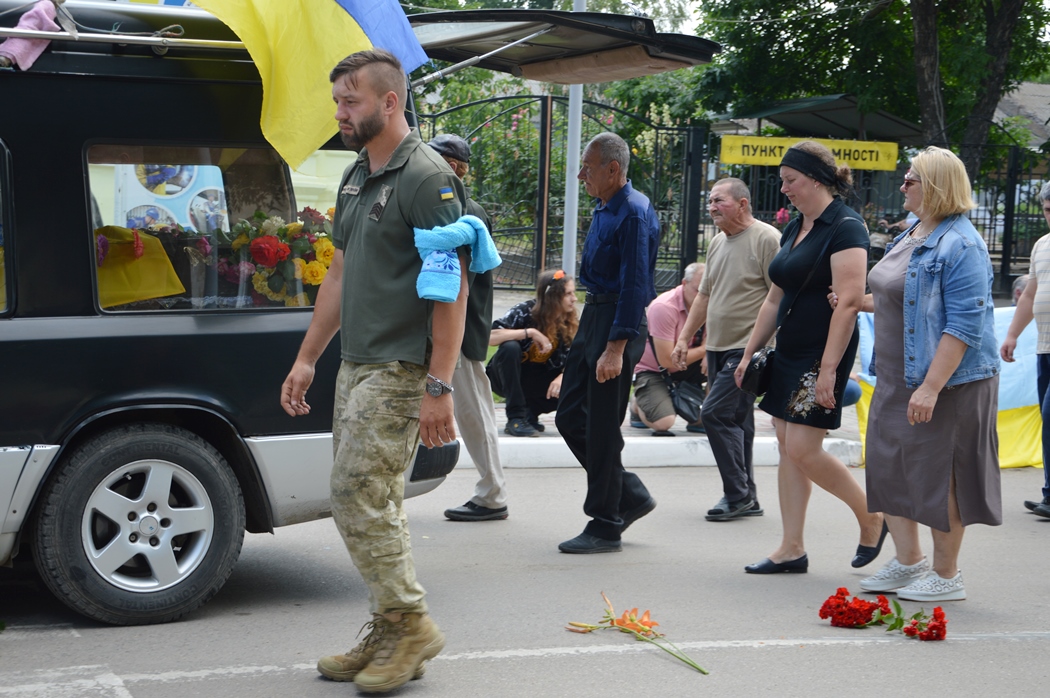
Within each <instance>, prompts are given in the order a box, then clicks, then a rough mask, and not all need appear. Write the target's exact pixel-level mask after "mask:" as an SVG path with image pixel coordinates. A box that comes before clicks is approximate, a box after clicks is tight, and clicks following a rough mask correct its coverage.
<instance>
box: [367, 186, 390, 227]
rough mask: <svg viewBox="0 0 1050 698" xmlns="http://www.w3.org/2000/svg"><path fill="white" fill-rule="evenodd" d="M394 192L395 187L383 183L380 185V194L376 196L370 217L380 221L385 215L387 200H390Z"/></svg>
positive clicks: (369, 213)
mask: <svg viewBox="0 0 1050 698" xmlns="http://www.w3.org/2000/svg"><path fill="white" fill-rule="evenodd" d="M393 192H394V189H393V187H390V186H389V185H386V184H383V185H380V187H379V196H377V197H376V200H375V203H374V204H372V209H371V210H370V211H369V212H368V217H369V218H371V219H372V220H374V221H376V222H378V221H379V219H380V218H381V217H382V216H383V211H384V210H385V209H386V202H387V201H389V200H390V195H391V194H392V193H393Z"/></svg>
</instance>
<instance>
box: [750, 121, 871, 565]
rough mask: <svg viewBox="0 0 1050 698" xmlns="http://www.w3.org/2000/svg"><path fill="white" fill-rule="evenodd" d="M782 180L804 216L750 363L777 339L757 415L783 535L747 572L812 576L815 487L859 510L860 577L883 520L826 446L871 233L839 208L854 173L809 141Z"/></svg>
mask: <svg viewBox="0 0 1050 698" xmlns="http://www.w3.org/2000/svg"><path fill="white" fill-rule="evenodd" d="M780 178H781V180H782V181H783V184H782V186H781V188H780V190H781V191H782V192H783V193H784V194H786V195H787V197H788V199H789V200H790V201H791V203H792V204H793V205H794V206H795V208H797V209H798V210H799V212H800V213H801V214H802V215H801V216H798V217H796V218H795V219H794V220H793V221H791V223H789V224H788V226H787V227H786V228H785V229H784V237H783V240H782V242H781V248H780V252H779V253H778V254H777V256H776V257H775V258H774V259H773V262H772V263H771V264H770V265H769V276H770V279H772V281H773V286H772V287H771V288H770V289H769V295H768V296H766V300H765V302H764V303H763V304H762V308H761V309H760V310H759V313H758V319H757V320H756V321H755V328H754V330H752V333H751V338H750V339H749V340H748V343H747V347H746V348H745V349H744V356H751V355H752V354H753V353H754V352H755V351H757V350H758V349H759V348H760V347H762V346H764V345H766V344H767V343H768V342H769V341H770V339H771V338H772V337H773V334H774V332H777V334H776V346H777V351H776V354H775V356H774V360H773V379H772V383H771V385H770V387H769V390H768V391H767V392H766V395H765V397H764V398H763V400H762V402H761V404H760V405H759V407H760V408H761V409H762V410H763V411H765V412H768V413H769V414H770V415H772V416H773V423H774V425H775V427H776V433H777V441H778V444H779V448H780V466H779V468H778V474H777V482H778V487H779V496H780V516H781V519H782V521H783V525H784V534H783V539H782V540H781V543H780V546H779V547H778V548H777V549H776V550H775V551H773V553H772V554H770V556H769V557H768V558H766V559H764V560H762V561H761V562H758V563H755V564H753V565H748V566H747V567H745V568H744V569H745V570H746V571H747V572H750V573H752V574H771V573H774V572H805V571H806V570H807V569H808V568H809V558H808V557H807V556H806V548H805V544H804V542H803V528H804V526H805V522H806V508H807V505H808V504H809V496H810V492H811V491H812V488H813V483H816V484H817V485H819V486H820V487H822V488H824V489H825V490H827V491H828V492H830V493H831V494H833V495H835V496H836V497H838V498H839V499H841V500H842V501H843V502H845V503H846V504H847V505H848V506H849V508H850V509H852V510H853V514H854V516H856V517H857V523H858V525H859V526H860V545H859V546H858V548H857V554H856V556H855V557H854V558H853V566H854V567H862V566H864V565H866V564H868V563H869V562H871V561H872V560H873V559H875V557H876V556H877V555H878V554H879V550H880V549H881V547H882V541H883V538H884V536H885V533H884V526H883V518H882V515H881V514H877V513H876V514H871V513H868V507H867V501H866V499H865V496H864V490H863V489H861V487H860V484H859V483H858V482H857V480H856V479H854V477H853V475H852V474H851V473H850V472H849V469H848V468H846V466H845V464H844V463H843V462H842V461H840V460H839V459H838V458H836V457H835V456H833V455H831V454H830V453H828V452H827V451H825V450H824V436H825V434H826V433H827V430H828V429H837V428H838V427H839V425H840V422H841V418H842V393H843V390H844V389H845V387H846V382H847V381H848V379H849V372H850V369H851V368H852V367H853V360H854V358H855V357H856V354H857V344H858V341H859V333H858V330H857V312H858V310H859V309H860V306H861V302H862V299H863V297H864V276H865V273H866V271H867V259H868V232H867V228H866V227H865V225H864V222H863V220H861V217H860V216H859V215H858V214H857V213H856V212H855V211H853V210H852V209H850V208H849V207H847V206H846V205H845V204H844V203H843V202H842V200H841V199H840V198H839V197H840V196H841V195H842V194H844V193H846V192H847V191H849V188H850V185H851V184H852V175H851V174H850V170H849V167H848V166H842V167H838V168H836V166H835V158H834V156H833V155H832V154H831V151H830V150H828V149H827V148H826V147H824V146H823V145H820V144H819V143H814V142H812V141H804V142H802V143H798V144H796V145H794V146H792V147H791V148H789V149H788V151H787V153H786V154H785V155H784V158H783V160H782V161H781V163H780ZM811 272H812V275H811ZM807 279H808V281H807ZM829 287H830V288H831V289H832V290H833V291H834V292H835V293H836V294H837V295H838V298H839V301H838V305H837V307H836V308H835V309H834V310H832V309H831V307H830V306H829V305H828V300H827V294H828V288H829ZM796 296H797V297H796ZM789 310H790V313H789V312H788V311H789ZM778 327H779V328H780V329H779V331H778V330H777V328H778ZM746 367H747V362H746V361H742V362H741V363H740V366H739V367H738V368H737V371H736V380H737V385H739V384H740V381H741V379H742V378H743V374H744V369H745V368H746Z"/></svg>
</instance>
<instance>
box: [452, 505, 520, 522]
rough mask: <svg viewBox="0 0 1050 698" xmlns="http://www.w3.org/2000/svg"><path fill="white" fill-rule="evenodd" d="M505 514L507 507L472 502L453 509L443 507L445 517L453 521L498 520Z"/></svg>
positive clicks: (505, 516)
mask: <svg viewBox="0 0 1050 698" xmlns="http://www.w3.org/2000/svg"><path fill="white" fill-rule="evenodd" d="M507 516H508V514H507V507H500V508H498V509H490V508H488V507H483V506H481V505H480V504H475V503H474V502H467V503H466V504H464V505H463V506H461V507H455V508H454V509H445V518H447V519H452V520H453V521H499V520H501V519H505V518H507Z"/></svg>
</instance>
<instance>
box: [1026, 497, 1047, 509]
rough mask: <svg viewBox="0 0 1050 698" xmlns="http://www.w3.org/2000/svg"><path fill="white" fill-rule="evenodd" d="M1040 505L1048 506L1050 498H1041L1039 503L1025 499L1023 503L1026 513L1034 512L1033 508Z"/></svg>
mask: <svg viewBox="0 0 1050 698" xmlns="http://www.w3.org/2000/svg"><path fill="white" fill-rule="evenodd" d="M1040 504H1042V505H1044V506H1050V497H1043V499H1042V501H1039V502H1033V501H1032V500H1030V499H1026V500H1025V502H1024V508H1025V509H1027V510H1028V511H1035V508H1036V507H1037V506H1039V505H1040Z"/></svg>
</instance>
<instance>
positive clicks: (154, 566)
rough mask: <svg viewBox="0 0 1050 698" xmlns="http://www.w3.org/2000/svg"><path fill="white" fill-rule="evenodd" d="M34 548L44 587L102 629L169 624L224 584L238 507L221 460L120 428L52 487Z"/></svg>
mask: <svg viewBox="0 0 1050 698" xmlns="http://www.w3.org/2000/svg"><path fill="white" fill-rule="evenodd" d="M37 512H38V514H37V519H36V525H35V526H34V535H33V537H32V545H33V552H34V558H35V559H36V560H37V565H38V567H39V568H40V573H41V576H42V577H43V579H44V582H45V583H46V584H47V586H48V587H49V588H50V589H51V591H52V592H54V593H55V595H56V596H58V597H59V598H60V599H61V600H62V601H63V602H65V603H66V604H67V605H69V606H70V607H71V608H73V609H74V610H76V611H78V612H80V613H83V614H84V615H86V616H89V617H91V618H95V619H97V620H100V621H102V622H105V623H113V624H117V625H134V624H142V623H161V622H166V621H171V620H175V619H177V618H179V617H181V616H183V615H185V614H186V613H189V612H190V611H192V610H194V609H195V608H197V607H199V606H200V605H201V604H203V603H204V602H205V601H207V600H208V599H210V598H211V597H212V596H214V595H215V593H216V592H218V591H219V589H220V588H221V587H222V585H223V584H224V583H225V582H226V580H227V578H228V577H229V576H230V572H232V570H233V565H234V563H235V562H236V561H237V557H238V556H239V555H240V550H241V543H242V542H243V540H244V503H243V500H242V499H241V491H240V487H239V486H238V484H237V480H236V478H235V477H234V475H233V473H232V472H231V471H230V468H229V466H228V465H227V464H226V461H225V459H223V457H222V455H221V454H219V452H218V451H216V450H215V449H214V448H213V447H212V446H211V445H210V444H208V443H207V442H205V441H204V440H203V439H201V438H200V437H199V436H197V435H196V434H193V433H191V432H188V431H186V430H184V429H179V428H177V427H171V426H167V425H161V424H150V425H134V426H126V427H121V428H119V429H115V430H113V431H109V432H106V433H104V434H101V435H99V436H97V437H95V438H93V439H91V440H90V441H88V442H86V443H84V444H83V445H82V446H80V447H79V448H77V449H76V451H74V452H73V453H72V454H71V455H70V456H69V457H68V458H66V459H64V461H63V463H62V464H61V465H60V466H59V469H58V471H57V472H56V473H55V475H54V476H53V477H52V478H51V480H50V482H49V483H48V485H47V488H46V489H45V491H44V494H43V496H42V500H41V504H40V506H39V507H37Z"/></svg>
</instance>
